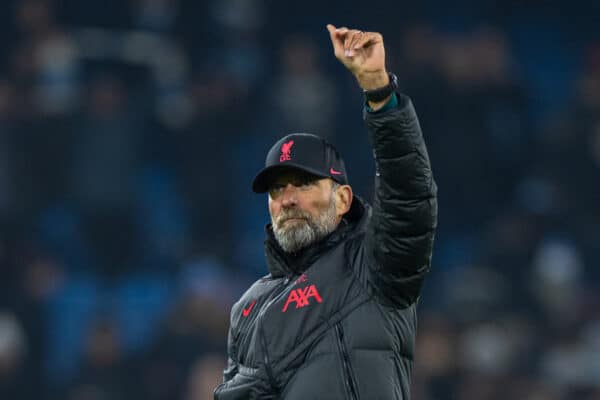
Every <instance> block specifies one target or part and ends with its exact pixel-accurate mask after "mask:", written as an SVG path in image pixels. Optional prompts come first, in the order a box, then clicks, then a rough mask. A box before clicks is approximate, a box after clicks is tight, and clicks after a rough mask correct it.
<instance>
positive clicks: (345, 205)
mask: <svg viewBox="0 0 600 400" xmlns="http://www.w3.org/2000/svg"><path fill="white" fill-rule="evenodd" d="M352 198H353V194H352V188H351V187H350V185H341V186H339V187H338V188H337V190H336V191H335V205H336V208H337V215H338V217H340V218H341V217H342V215H344V214H346V213H347V212H348V211H349V210H350V206H351V205H352Z"/></svg>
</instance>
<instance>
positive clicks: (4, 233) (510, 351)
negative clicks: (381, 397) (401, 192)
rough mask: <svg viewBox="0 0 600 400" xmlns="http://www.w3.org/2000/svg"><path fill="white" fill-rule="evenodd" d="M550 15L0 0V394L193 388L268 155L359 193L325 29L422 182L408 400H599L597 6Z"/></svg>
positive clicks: (220, 1)
mask: <svg viewBox="0 0 600 400" xmlns="http://www.w3.org/2000/svg"><path fill="white" fill-rule="evenodd" d="M498 3H502V4H501V5H499V4H498ZM555 3H556V5H551V4H550V2H538V1H526V2H522V1H521V2H517V1H502V2H494V1H491V0H485V1H469V0H461V1H457V2H456V5H454V6H453V7H452V8H450V9H448V5H447V4H446V2H442V1H437V0H426V1H422V2H419V3H418V4H414V5H411V4H408V3H407V4H405V5H402V4H398V3H396V2H394V3H391V2H390V3H389V4H387V5H386V4H385V3H384V4H382V5H381V7H378V8H376V9H375V8H374V9H369V8H368V5H365V4H363V3H362V2H357V1H347V2H343V3H342V2H336V1H333V2H328V3H325V2H317V1H314V0H306V1H303V2H299V3H298V4H296V3H294V2H292V3H287V2H275V1H272V0H203V1H194V0H129V1H124V0H102V1H100V0H94V1H92V0H89V1H78V0H60V1H58V0H55V1H52V0H4V1H2V5H1V6H0V8H1V12H0V271H1V273H2V275H1V276H2V279H0V399H7V400H8V399H11V400H12V399H19V400H20V399H24V400H26V399H50V400H53V399H65V400H105V399H106V400H119V399H148V400H161V399H185V400H205V399H209V398H211V393H212V389H213V388H214V386H216V385H217V384H218V383H219V382H220V380H221V371H222V369H223V367H224V365H225V350H226V349H225V344H226V335H227V328H228V323H229V321H228V318H229V309H230V307H231V305H232V303H233V302H234V301H235V300H236V299H237V297H238V296H239V295H240V294H241V293H242V291H243V290H244V289H245V287H247V285H248V284H249V283H250V282H252V281H254V280H255V279H257V277H259V276H261V275H263V274H265V273H266V268H265V266H264V263H263V254H262V252H263V249H262V245H263V240H264V225H265V223H266V222H268V214H267V208H266V198H265V197H264V196H260V195H255V194H253V193H251V191H250V182H251V179H252V177H253V174H254V172H255V171H257V170H258V169H259V167H260V166H261V164H262V163H263V161H264V156H265V154H266V150H267V149H268V148H269V146H270V144H271V143H272V142H273V141H274V139H276V138H278V137H280V136H282V135H283V134H286V133H289V132H294V131H305V132H313V133H317V134H320V135H322V136H325V137H327V138H328V139H329V140H331V141H332V142H333V143H335V144H336V145H337V146H338V148H339V149H340V150H341V152H342V154H344V156H345V159H346V165H347V169H348V173H349V178H350V181H351V184H352V186H353V187H354V189H355V192H357V193H359V194H361V195H362V196H364V197H366V198H369V196H370V195H371V192H372V184H373V175H374V166H373V165H372V159H371V151H370V150H369V144H368V141H367V138H366V135H365V129H364V127H363V123H362V117H361V112H362V107H363V104H362V101H363V100H362V98H361V93H360V90H358V87H357V85H356V83H355V82H353V80H352V78H351V76H350V74H348V73H346V72H345V71H344V70H343V68H342V67H341V66H339V65H338V64H337V62H336V60H335V59H334V57H333V55H332V51H331V49H330V43H329V39H328V36H327V33H326V30H325V24H326V23H328V22H331V23H334V24H336V25H350V26H358V27H360V29H364V30H379V31H381V32H382V33H383V35H384V38H385V41H386V48H387V53H388V64H389V68H390V69H391V70H393V71H395V72H396V73H397V75H398V76H399V78H400V86H401V89H402V91H403V92H405V93H407V94H408V95H409V96H411V97H412V99H413V102H414V104H415V106H416V108H417V111H418V113H419V115H420V119H421V125H422V127H423V130H424V132H425V136H426V140H427V143H428V146H429V152H430V157H431V160H432V164H433V168H434V174H435V176H436V180H437V182H438V186H439V201H440V211H439V215H440V218H439V230H438V235H437V238H436V245H435V250H434V257H433V269H432V272H431V274H430V276H429V280H428V282H427V284H426V286H425V289H424V293H423V295H422V299H421V304H420V326H419V330H418V343H417V347H418V350H417V357H416V360H415V364H414V365H415V371H414V382H413V398H415V399H417V400H450V399H457V400H480V399H486V400H495V399H498V400H499V399H505V398H509V399H523V400H542V399H543V400H567V399H568V400H570V399H577V400H598V399H600V273H598V272H597V271H596V270H595V268H594V267H595V265H596V264H595V263H596V262H598V261H599V260H600V241H599V240H598V236H597V235H600V179H599V177H600V174H599V173H600V29H599V28H598V25H597V21H596V20H597V16H598V15H600V5H598V4H595V3H594V2H587V1H582V0H574V1H570V2H568V3H567V2H566V1H557V2H555ZM567 5H568V6H567ZM403 8H404V9H403ZM381 373H386V372H385V371H382V372H381Z"/></svg>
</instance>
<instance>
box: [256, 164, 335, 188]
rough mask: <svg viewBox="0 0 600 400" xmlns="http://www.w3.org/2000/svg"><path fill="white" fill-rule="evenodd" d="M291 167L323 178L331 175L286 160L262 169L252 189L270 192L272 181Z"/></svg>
mask: <svg viewBox="0 0 600 400" xmlns="http://www.w3.org/2000/svg"><path fill="white" fill-rule="evenodd" d="M290 169H292V170H299V171H304V172H308V173H310V174H313V175H315V176H318V177H321V178H329V177H330V176H329V175H324V174H323V173H322V172H319V171H317V170H316V169H312V168H308V167H305V166H303V165H299V164H295V163H293V162H286V163H285V164H284V165H271V166H270V167H265V168H263V169H262V170H260V171H259V172H258V174H256V177H255V178H254V181H253V182H252V191H253V192H255V193H266V192H268V191H269V186H270V185H271V182H273V180H274V179H275V178H276V177H277V175H279V174H281V173H282V172H284V171H286V170H290Z"/></svg>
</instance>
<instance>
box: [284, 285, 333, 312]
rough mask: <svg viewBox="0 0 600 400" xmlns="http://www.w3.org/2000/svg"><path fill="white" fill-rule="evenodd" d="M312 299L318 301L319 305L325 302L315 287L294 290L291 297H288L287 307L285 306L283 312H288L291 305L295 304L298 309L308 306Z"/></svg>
mask: <svg viewBox="0 0 600 400" xmlns="http://www.w3.org/2000/svg"><path fill="white" fill-rule="evenodd" d="M311 297H312V298H314V299H315V300H316V301H317V303H322V302H323V299H322V298H321V295H319V292H318V291H317V288H316V287H315V285H310V286H306V287H303V288H298V289H294V290H292V291H291V292H290V295H289V296H288V298H287V300H286V302H285V305H284V306H283V310H281V312H286V311H287V309H288V306H289V305H290V304H291V303H295V304H296V308H302V307H305V306H308V305H309V304H310V303H309V301H308V300H309V299H310V298H311Z"/></svg>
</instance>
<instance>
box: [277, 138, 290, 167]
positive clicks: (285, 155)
mask: <svg viewBox="0 0 600 400" xmlns="http://www.w3.org/2000/svg"><path fill="white" fill-rule="evenodd" d="M293 145H294V141H293V140H290V141H289V142H285V143H284V144H282V145H281V155H280V156H279V162H284V161H289V160H291V159H292V156H291V155H290V152H291V151H292V146H293Z"/></svg>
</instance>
